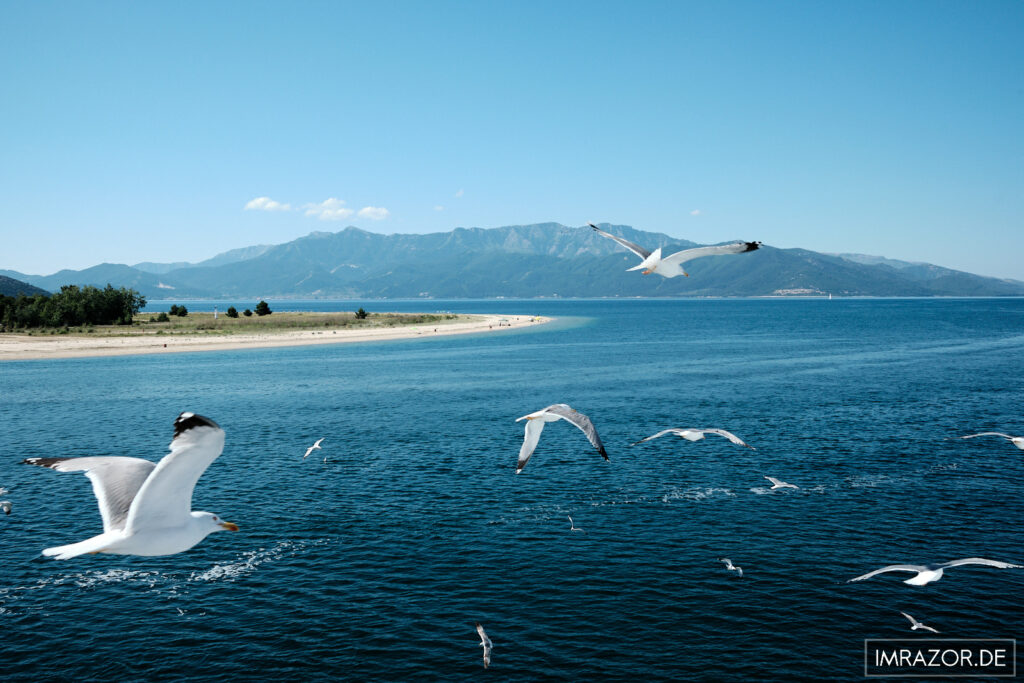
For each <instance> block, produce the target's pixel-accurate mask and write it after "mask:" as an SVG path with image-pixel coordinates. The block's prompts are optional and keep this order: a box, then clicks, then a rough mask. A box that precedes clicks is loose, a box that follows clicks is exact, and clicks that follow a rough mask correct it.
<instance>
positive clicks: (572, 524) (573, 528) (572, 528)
mask: <svg viewBox="0 0 1024 683" xmlns="http://www.w3.org/2000/svg"><path fill="white" fill-rule="evenodd" d="M566 517H569V515H566ZM569 531H583V529H581V528H579V527H578V526H576V522H574V521H572V517H569ZM584 533H586V532H584Z"/></svg>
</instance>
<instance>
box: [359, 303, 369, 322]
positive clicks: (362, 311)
mask: <svg viewBox="0 0 1024 683" xmlns="http://www.w3.org/2000/svg"><path fill="white" fill-rule="evenodd" d="M368 315H370V314H369V313H367V312H366V311H364V310H363V307H362V306H360V307H359V310H358V311H356V317H357V318H359V319H360V320H366V316H368Z"/></svg>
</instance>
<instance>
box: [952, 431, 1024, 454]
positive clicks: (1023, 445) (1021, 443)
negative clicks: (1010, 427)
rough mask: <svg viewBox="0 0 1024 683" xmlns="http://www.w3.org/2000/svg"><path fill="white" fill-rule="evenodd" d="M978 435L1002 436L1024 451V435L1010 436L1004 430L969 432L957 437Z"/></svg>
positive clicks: (968, 437)
mask: <svg viewBox="0 0 1024 683" xmlns="http://www.w3.org/2000/svg"><path fill="white" fill-rule="evenodd" d="M976 436H1001V437H1003V438H1004V439H1006V440H1007V441H1009V442H1010V443H1012V444H1013V445H1014V446H1016V447H1017V448H1019V449H1021V450H1022V451H1024V436H1010V435H1009V434H1003V433H1002V432H981V433H980V434H968V435H967V436H956V437H953V438H955V439H973V438H974V437H976Z"/></svg>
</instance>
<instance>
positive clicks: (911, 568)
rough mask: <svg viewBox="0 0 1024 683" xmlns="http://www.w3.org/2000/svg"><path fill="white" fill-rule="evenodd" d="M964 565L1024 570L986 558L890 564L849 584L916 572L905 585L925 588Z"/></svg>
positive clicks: (1017, 566)
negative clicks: (932, 562) (892, 574)
mask: <svg viewBox="0 0 1024 683" xmlns="http://www.w3.org/2000/svg"><path fill="white" fill-rule="evenodd" d="M964 564H983V565H985V566H986V567H996V568H998V569H1024V565H1021V564H1010V563H1009V562H1000V561H999V560H986V559H985V558H984V557H968V558H965V559H963V560H953V561H952V562H946V563H944V564H890V565H889V566H888V567H882V568H881V569H876V570H875V571H873V572H868V573H867V574H864V575H863V576H858V577H857V578H855V579H850V580H849V581H847V583H850V582H853V581H863V580H864V579H870V578H871V577H872V576H874V575H875V574H883V573H885V572H916V573H917V576H912V577H910V578H909V579H907V580H906V581H904V582H903V583H909V584H910V585H911V586H923V585H925V584H926V583H931V582H932V581H938V580H939V579H941V578H942V570H944V569H948V568H950V567H959V566H961V565H964Z"/></svg>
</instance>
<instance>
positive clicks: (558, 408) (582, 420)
mask: <svg viewBox="0 0 1024 683" xmlns="http://www.w3.org/2000/svg"><path fill="white" fill-rule="evenodd" d="M520 420H526V435H525V436H524V437H523V446H522V448H520V449H519V462H517V463H516V474H519V473H520V472H522V471H523V468H524V467H526V461H527V460H529V459H530V456H531V455H533V449H535V448H536V447H537V442H538V441H540V433H541V431H543V430H544V423H545V422H554V421H555V420H565V421H566V422H570V423H572V424H574V425H576V426H577V427H579V428H580V430H582V431H583V433H584V434H586V435H587V438H588V439H590V443H591V444H593V446H594V448H596V449H597V452H598V453H600V454H601V457H602V458H604V459H605V460H607V459H608V453H606V452H605V450H604V444H603V443H601V438H600V437H599V436H598V435H597V430H596V429H594V425H593V423H591V421H590V418H589V417H587V416H586V415H584V414H583V413H579V412H577V411H575V410H573V409H572V408H570V407H569V406H567V405H566V404H564V403H556V404H554V405H550V406H548V407H547V408H545V409H544V410H538V411H537V412H535V413H530V414H529V415H523V416H522V417H520V418H516V422H519V421H520Z"/></svg>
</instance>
